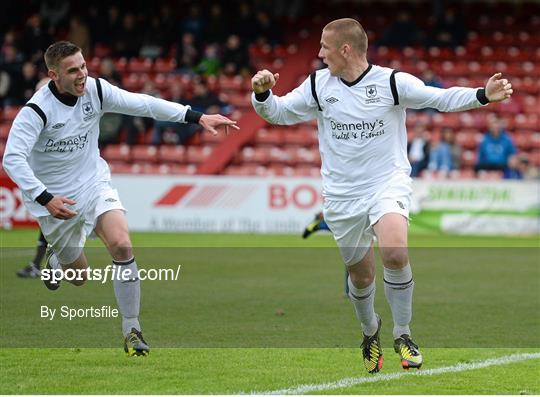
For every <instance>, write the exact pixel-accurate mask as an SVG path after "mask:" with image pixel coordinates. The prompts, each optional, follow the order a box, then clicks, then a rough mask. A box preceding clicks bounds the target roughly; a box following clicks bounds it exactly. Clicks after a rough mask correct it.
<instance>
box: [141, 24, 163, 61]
mask: <svg viewBox="0 0 540 397" xmlns="http://www.w3.org/2000/svg"><path fill="white" fill-rule="evenodd" d="M149 25H150V26H148V27H147V31H146V32H145V34H144V38H143V40H142V47H141V49H140V52H139V56H140V57H142V58H152V59H155V58H158V57H160V56H162V54H163V53H164V48H163V46H164V45H165V44H166V43H167V41H168V39H167V36H166V31H165V30H164V29H163V28H162V27H161V21H160V19H159V17H158V16H157V15H154V16H153V17H151V18H150V24H149Z"/></svg>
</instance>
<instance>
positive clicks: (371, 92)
mask: <svg viewBox="0 0 540 397" xmlns="http://www.w3.org/2000/svg"><path fill="white" fill-rule="evenodd" d="M366 96H367V97H368V98H375V97H376V96H377V86H376V85H375V84H372V85H368V86H367V87H366Z"/></svg>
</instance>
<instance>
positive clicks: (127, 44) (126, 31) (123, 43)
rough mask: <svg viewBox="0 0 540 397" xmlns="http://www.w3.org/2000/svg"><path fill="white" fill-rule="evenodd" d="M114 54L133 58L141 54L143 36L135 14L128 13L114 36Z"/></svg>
mask: <svg viewBox="0 0 540 397" xmlns="http://www.w3.org/2000/svg"><path fill="white" fill-rule="evenodd" d="M111 42H112V43H113V45H114V55H115V56H117V57H126V58H133V57H136V56H138V55H139V49H140V48H141V45H142V37H141V34H140V30H139V28H138V26H137V21H136V19H135V15H133V14H132V13H127V14H126V15H124V18H123V19H122V28H121V29H120V30H119V31H118V32H117V34H116V36H115V37H113V38H112V40H111Z"/></svg>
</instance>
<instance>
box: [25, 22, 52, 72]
mask: <svg viewBox="0 0 540 397" xmlns="http://www.w3.org/2000/svg"><path fill="white" fill-rule="evenodd" d="M51 42H52V38H51V37H50V35H49V34H48V32H47V30H46V29H45V28H44V26H43V23H42V20H41V16H40V15H39V14H32V15H30V17H29V18H28V19H27V20H26V28H25V30H24V33H23V40H22V44H23V47H22V51H23V53H24V57H25V59H26V60H28V61H30V62H35V63H37V62H41V60H42V59H43V48H47V46H48V45H49V44H50V43H51Z"/></svg>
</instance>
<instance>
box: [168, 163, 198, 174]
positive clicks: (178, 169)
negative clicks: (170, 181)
mask: <svg viewBox="0 0 540 397" xmlns="http://www.w3.org/2000/svg"><path fill="white" fill-rule="evenodd" d="M169 172H170V173H171V174H174V175H193V174H195V172H197V167H196V166H194V165H193V164H171V166H170V170H169Z"/></svg>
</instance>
